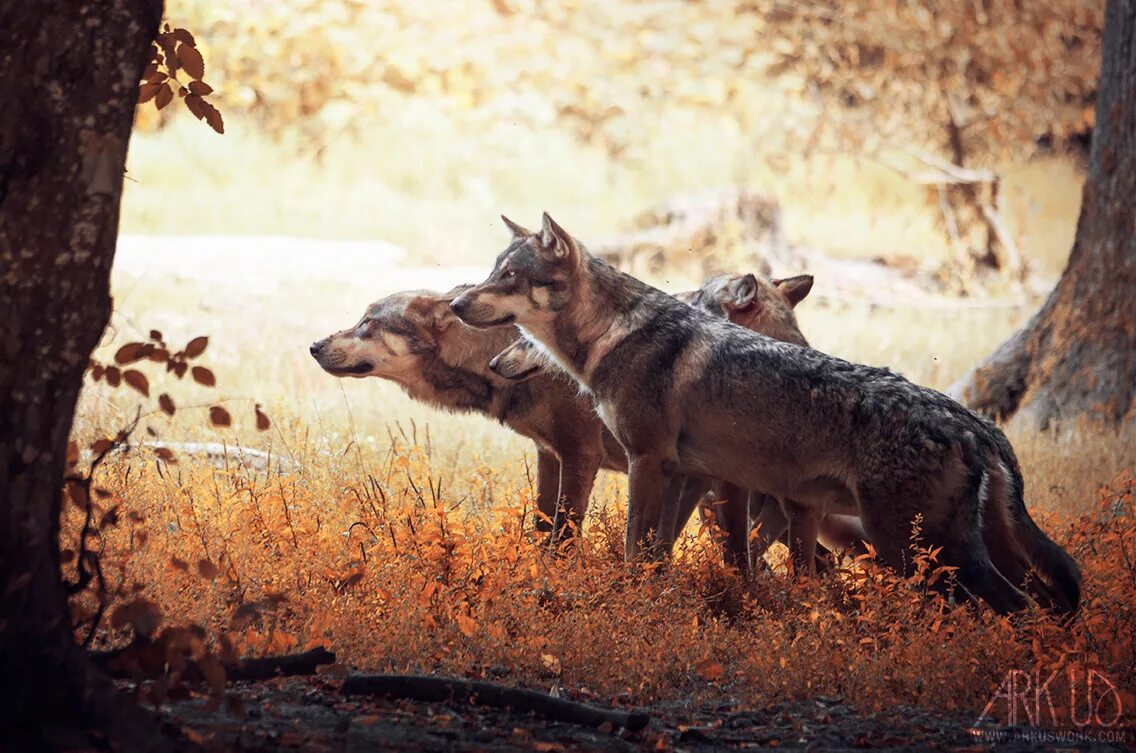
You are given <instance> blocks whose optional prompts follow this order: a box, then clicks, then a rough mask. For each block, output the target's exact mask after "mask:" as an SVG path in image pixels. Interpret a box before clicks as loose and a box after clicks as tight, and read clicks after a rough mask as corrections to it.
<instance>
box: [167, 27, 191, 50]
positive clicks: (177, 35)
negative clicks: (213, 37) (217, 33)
mask: <svg viewBox="0 0 1136 753" xmlns="http://www.w3.org/2000/svg"><path fill="white" fill-rule="evenodd" d="M170 36H171V37H172V38H173V39H175V40H177V41H178V42H181V43H182V44H188V45H189V46H190V47H196V46H197V41H196V40H195V39H194V38H193V35H192V34H190V33H189V30H188V29H182V28H181V27H178V28H176V29H174V30H173V31H171V32H170Z"/></svg>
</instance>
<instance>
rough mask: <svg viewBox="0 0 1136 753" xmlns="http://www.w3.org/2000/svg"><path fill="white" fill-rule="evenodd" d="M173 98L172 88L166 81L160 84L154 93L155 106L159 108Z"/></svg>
mask: <svg viewBox="0 0 1136 753" xmlns="http://www.w3.org/2000/svg"><path fill="white" fill-rule="evenodd" d="M173 98H174V90H173V89H172V88H171V87H170V84H169V82H168V81H167V82H165V83H164V84H160V85H159V86H158V91H157V93H156V94H155V95H154V104H155V105H156V106H157V108H158V109H159V110H161V109H162V108H163V107H165V106H166V105H168V104H169V103H170V102H171V101H173Z"/></svg>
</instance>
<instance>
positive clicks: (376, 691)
mask: <svg viewBox="0 0 1136 753" xmlns="http://www.w3.org/2000/svg"><path fill="white" fill-rule="evenodd" d="M341 692H342V693H343V694H345V695H373V696H383V697H386V698H407V699H410V700H414V701H451V700H452V701H458V702H462V703H466V702H469V703H477V704H481V705H484V706H493V707H496V708H510V709H513V710H514V711H521V712H530V711H531V712H533V713H535V714H540V715H542V716H546V717H548V718H549V719H555V720H557V721H561V722H569V723H572V724H580V725H584V726H588V727H600V726H602V725H604V724H610V725H611V726H612V728H614V729H618V728H620V727H622V728H624V729H627V730H631V731H632V732H637V731H638V730H641V729H643V728H644V727H646V726H647V723H648V722H649V721H650V720H651V717H650V716H648V715H647V714H644V713H642V712H638V711H630V712H629V711H617V710H615V709H605V708H600V707H599V706H591V705H589V704H586V703H579V702H577V701H569V700H567V699H564V698H555V697H553V696H550V695H548V694H547V693H541V692H538V691H535V690H525V689H523V688H512V687H508V686H505V685H497V684H496V683H492V682H485V681H483V680H462V679H457V678H452V677H424V676H421V675H349V676H348V677H347V678H346V679H344V681H343V687H342V688H341Z"/></svg>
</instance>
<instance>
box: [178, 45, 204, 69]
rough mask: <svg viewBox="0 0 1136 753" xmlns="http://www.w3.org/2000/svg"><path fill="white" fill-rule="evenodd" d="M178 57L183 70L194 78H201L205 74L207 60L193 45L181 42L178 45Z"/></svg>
mask: <svg viewBox="0 0 1136 753" xmlns="http://www.w3.org/2000/svg"><path fill="white" fill-rule="evenodd" d="M177 59H178V62H179V63H181V67H182V70H184V71H185V72H186V73H188V74H189V75H190V76H192V77H193V78H201V77H202V76H204V75H205V60H204V58H202V57H201V53H200V52H198V50H197V48H196V47H194V46H193V45H190V44H185V43H182V44H179V45H178V47H177Z"/></svg>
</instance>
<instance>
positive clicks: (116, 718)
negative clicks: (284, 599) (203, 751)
mask: <svg viewBox="0 0 1136 753" xmlns="http://www.w3.org/2000/svg"><path fill="white" fill-rule="evenodd" d="M161 16H162V2H161V0H100V1H99V2H92V3H78V2H68V1H67V0H37V1H36V2H15V3H4V4H3V5H2V6H0V667H3V670H2V671H0V697H2V698H3V699H4V701H3V703H2V704H0V749H3V750H23V749H50V748H58V747H76V748H80V747H81V748H84V749H86V748H87V747H89V745H90V741H89V740H87V739H86V738H85V737H84V736H83V734H82V732H83V731H85V730H98V731H99V732H100V734H101V740H102V743H103V744H106V742H107V741H108V739H109V740H110V741H113V743H114V744H116V745H117V746H118V747H119V748H120V749H124V750H140V751H143V750H155V749H160V748H162V747H164V738H162V737H161V736H160V735H159V734H158V733H157V731H156V726H155V725H154V724H153V722H152V721H151V720H150V719H149V717H148V716H147V715H145V714H143V712H142V711H141V709H139V708H138V707H137V706H136V705H134V704H133V703H130V702H124V700H123V699H122V698H120V697H119V696H118V693H117V691H116V690H115V688H114V687H113V685H112V684H111V683H110V681H109V680H108V679H107V678H106V677H104V676H103V675H102V674H101V673H99V672H98V671H97V670H95V669H94V667H93V666H92V664H91V663H90V662H89V661H88V659H87V657H86V654H85V652H83V651H82V650H81V649H79V648H78V647H76V645H75V643H74V636H73V634H72V630H71V620H70V613H69V610H68V606H67V599H66V593H65V590H64V586H63V583H62V579H61V571H60V561H59V540H58V539H59V516H60V507H61V488H62V478H63V471H64V461H65V455H66V448H67V441H68V434H69V432H70V429H71V422H72V418H73V415H74V411H75V401H76V398H77V396H78V392H79V388H80V386H81V384H82V379H83V372H84V369H85V368H86V365H87V359H88V357H89V355H90V352H91V350H92V348H93V347H94V346H95V345H96V343H97V342H98V340H99V337H100V336H101V334H102V332H103V328H104V327H105V325H106V322H107V319H108V317H109V315H110V308H111V301H110V287H109V282H110V267H111V260H112V259H113V256H114V250H115V244H116V240H117V235H118V215H119V201H120V197H121V194H122V180H123V172H124V167H125V161H126V147H127V143H128V141H129V138H130V131H131V125H132V121H133V116H134V105H135V101H136V99H137V96H138V81H139V79H140V78H141V73H142V69H143V66H144V65H145V64H146V62H147V59H148V51H149V44H150V42H151V40H153V39H154V38H155V35H156V33H157V29H158V24H159V22H160V20H161Z"/></svg>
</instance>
